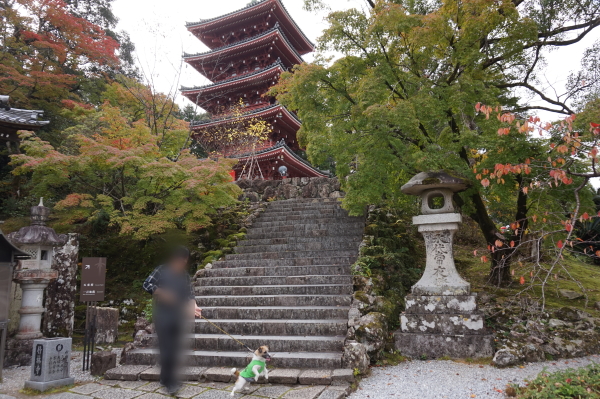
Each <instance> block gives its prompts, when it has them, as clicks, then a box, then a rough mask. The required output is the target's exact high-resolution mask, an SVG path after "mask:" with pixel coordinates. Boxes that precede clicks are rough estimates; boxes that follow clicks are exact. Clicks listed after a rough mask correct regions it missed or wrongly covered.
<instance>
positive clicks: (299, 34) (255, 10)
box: [186, 0, 315, 54]
mask: <svg viewBox="0 0 600 399" xmlns="http://www.w3.org/2000/svg"><path fill="white" fill-rule="evenodd" d="M270 11H273V12H274V13H275V15H276V17H277V21H278V22H281V23H282V25H283V26H284V30H285V31H286V32H287V33H288V34H289V36H290V38H291V40H292V41H293V42H294V48H295V49H296V50H297V51H298V52H299V53H300V54H307V53H310V52H311V51H313V50H314V47H315V46H314V44H313V43H312V42H311V41H310V40H309V39H308V37H306V35H305V34H304V32H303V31H302V30H301V29H300V27H299V26H298V24H297V23H296V21H294V19H293V18H292V17H291V15H290V13H289V12H288V11H287V9H286V8H285V5H284V4H283V3H282V2H281V1H280V0H261V1H252V2H250V3H248V5H246V7H244V8H240V9H239V10H235V11H232V12H230V13H227V14H223V15H220V16H217V17H214V18H208V19H201V20H199V21H197V22H188V23H186V27H187V28H188V30H189V31H190V32H192V33H194V34H196V33H195V32H221V31H229V30H231V26H232V25H236V24H240V23H241V22H242V21H247V20H249V19H252V18H253V17H256V16H259V15H261V14H264V13H266V12H270ZM196 36H199V39H200V40H201V41H202V42H203V43H204V44H206V45H207V46H208V47H212V46H213V45H214V44H213V43H211V42H210V41H208V40H207V41H205V40H203V38H202V35H198V34H196Z"/></svg>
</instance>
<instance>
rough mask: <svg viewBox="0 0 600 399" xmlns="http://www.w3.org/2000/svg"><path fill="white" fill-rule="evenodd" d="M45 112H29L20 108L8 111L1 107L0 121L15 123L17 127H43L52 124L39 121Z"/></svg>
mask: <svg viewBox="0 0 600 399" xmlns="http://www.w3.org/2000/svg"><path fill="white" fill-rule="evenodd" d="M43 114H44V111H40V110H29V109H19V108H9V109H8V110H7V109H5V108H2V107H0V121H1V122H8V123H14V124H16V125H27V126H32V127H41V126H44V125H47V124H49V123H50V121H42V120H38V117H41V116H42V115H43Z"/></svg>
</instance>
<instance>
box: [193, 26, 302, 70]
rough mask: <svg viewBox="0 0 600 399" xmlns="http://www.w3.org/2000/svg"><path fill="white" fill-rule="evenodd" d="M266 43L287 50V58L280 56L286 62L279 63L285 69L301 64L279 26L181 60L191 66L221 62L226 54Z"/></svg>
mask: <svg viewBox="0 0 600 399" xmlns="http://www.w3.org/2000/svg"><path fill="white" fill-rule="evenodd" d="M274 38H277V39H280V40H276V41H275V42H274V41H273V39H274ZM268 43H283V44H284V45H285V47H286V48H287V50H288V56H287V57H286V56H285V55H284V54H283V53H282V54H281V55H280V58H281V56H283V57H284V58H285V60H284V61H287V62H284V61H281V62H282V63H283V65H285V66H286V67H287V68H291V67H292V66H294V65H296V64H301V63H302V62H303V60H302V56H300V54H299V53H298V52H297V51H296V49H295V48H294V46H292V44H291V43H290V42H289V40H288V39H287V37H286V36H285V34H284V33H283V32H282V31H281V29H280V27H279V24H276V25H275V26H274V27H273V28H271V29H269V30H267V31H265V32H263V33H261V34H260V35H256V36H251V37H248V38H246V39H243V40H240V41H238V42H235V43H231V44H227V45H225V46H221V47H218V48H216V49H214V50H210V51H204V52H201V53H196V54H189V53H184V54H183V58H184V60H185V62H187V63H188V64H192V66H194V65H193V63H194V62H197V61H202V62H206V61H212V60H213V59H216V62H222V61H223V60H224V59H225V57H224V55H226V54H239V53H240V52H247V51H252V50H254V49H256V48H257V47H259V46H260V45H261V44H268ZM196 69H198V68H196ZM212 69H213V68H210V70H212ZM199 72H201V73H203V74H204V75H205V76H206V74H205V73H204V72H203V71H200V70H199ZM207 77H208V76H207ZM209 78H210V77H209Z"/></svg>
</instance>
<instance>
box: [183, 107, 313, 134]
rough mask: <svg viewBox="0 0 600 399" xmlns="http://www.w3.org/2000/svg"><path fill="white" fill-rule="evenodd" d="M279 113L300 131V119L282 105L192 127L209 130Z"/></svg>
mask: <svg viewBox="0 0 600 399" xmlns="http://www.w3.org/2000/svg"><path fill="white" fill-rule="evenodd" d="M279 112H281V115H282V117H283V118H285V121H286V122H287V123H288V124H291V125H294V126H296V127H297V128H298V129H299V128H300V126H302V123H301V122H300V120H299V119H298V117H297V116H296V115H295V114H293V113H292V112H290V111H288V109H287V108H285V107H284V106H283V105H281V104H273V105H269V106H266V107H261V108H255V109H253V110H250V111H248V112H247V113H245V114H243V115H241V116H233V115H223V116H219V117H216V118H212V119H207V120H202V121H196V122H192V124H191V127H192V129H194V128H207V127H212V126H218V125H221V124H223V123H225V122H229V121H231V120H233V119H240V120H244V119H250V118H267V117H270V116H274V115H277V113H279Z"/></svg>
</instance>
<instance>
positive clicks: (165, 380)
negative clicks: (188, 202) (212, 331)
mask: <svg viewBox="0 0 600 399" xmlns="http://www.w3.org/2000/svg"><path fill="white" fill-rule="evenodd" d="M189 257H190V252H189V250H188V249H187V248H185V247H177V248H176V249H175V250H174V251H173V253H172V254H171V256H170V257H169V260H168V262H167V263H166V264H165V265H160V266H158V267H157V268H156V269H154V271H153V272H152V273H151V274H150V275H149V276H148V278H147V279H146V281H144V284H143V288H144V290H146V291H147V292H148V293H150V294H152V296H153V297H154V313H153V320H154V327H155V329H156V334H157V335H158V347H159V350H160V366H161V370H160V382H161V384H162V385H164V386H165V387H166V388H167V391H168V392H169V394H170V395H172V394H174V393H175V392H177V390H178V389H179V387H180V384H179V382H178V381H177V377H176V374H177V373H176V367H177V362H178V358H179V354H180V352H181V336H182V332H183V324H184V322H185V320H186V318H188V317H189V318H191V317H192V315H193V316H195V317H200V316H201V315H202V309H200V308H199V307H198V306H197V305H196V299H195V296H194V292H193V289H192V284H191V280H190V276H189V274H188V273H187V265H188V261H189Z"/></svg>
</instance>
